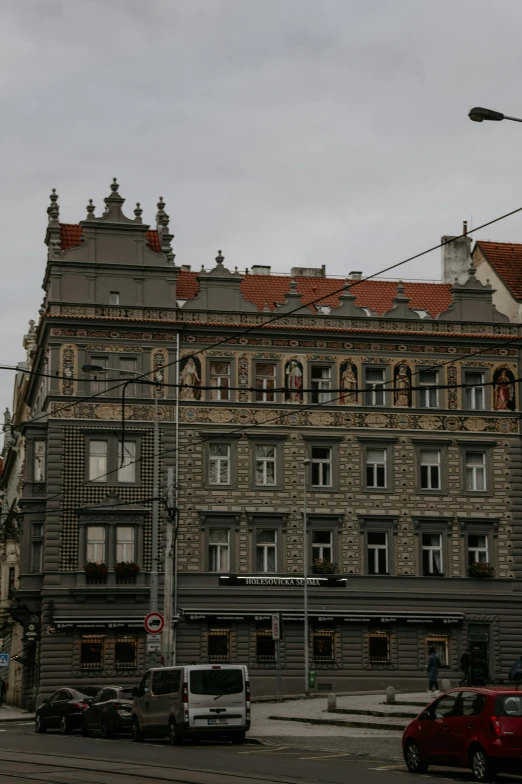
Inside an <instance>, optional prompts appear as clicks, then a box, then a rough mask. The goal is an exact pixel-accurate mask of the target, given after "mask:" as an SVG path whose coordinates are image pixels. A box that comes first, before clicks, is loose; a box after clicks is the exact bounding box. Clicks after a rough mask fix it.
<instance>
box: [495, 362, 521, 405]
mask: <svg viewBox="0 0 522 784" xmlns="http://www.w3.org/2000/svg"><path fill="white" fill-rule="evenodd" d="M515 406H516V400H515V376H514V373H513V371H512V370H510V369H509V368H508V367H500V368H497V369H496V370H495V372H494V373H493V407H494V409H495V411H514V410H515Z"/></svg>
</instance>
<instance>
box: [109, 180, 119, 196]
mask: <svg viewBox="0 0 522 784" xmlns="http://www.w3.org/2000/svg"><path fill="white" fill-rule="evenodd" d="M119 187H120V186H119V185H118V180H117V179H116V177H113V178H112V182H111V191H112V192H113V193H118V188H119ZM118 195H119V194H118Z"/></svg>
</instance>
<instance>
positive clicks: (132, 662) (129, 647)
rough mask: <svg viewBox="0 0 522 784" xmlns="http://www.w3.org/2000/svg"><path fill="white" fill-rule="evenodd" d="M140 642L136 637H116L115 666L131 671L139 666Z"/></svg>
mask: <svg viewBox="0 0 522 784" xmlns="http://www.w3.org/2000/svg"><path fill="white" fill-rule="evenodd" d="M137 652H138V640H137V639H136V637H116V640H115V642H114V664H115V666H116V667H117V668H119V669H131V668H134V667H136V665H137Z"/></svg>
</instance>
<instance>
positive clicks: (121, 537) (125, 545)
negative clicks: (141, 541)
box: [116, 525, 135, 563]
mask: <svg viewBox="0 0 522 784" xmlns="http://www.w3.org/2000/svg"><path fill="white" fill-rule="evenodd" d="M134 533H135V531H134V528H132V527H131V526H123V525H119V526H118V527H117V528H116V563H121V562H122V561H124V562H128V563H134Z"/></svg>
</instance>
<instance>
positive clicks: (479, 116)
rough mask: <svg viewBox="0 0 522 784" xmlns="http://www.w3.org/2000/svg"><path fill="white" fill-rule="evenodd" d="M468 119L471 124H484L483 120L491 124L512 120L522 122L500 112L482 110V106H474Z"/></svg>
mask: <svg viewBox="0 0 522 784" xmlns="http://www.w3.org/2000/svg"><path fill="white" fill-rule="evenodd" d="M468 117H469V119H470V120H473V122H484V120H491V121H493V122H500V121H501V120H512V121H513V122H522V119H521V118H520V117H508V115H507V114H502V112H495V111H494V110H493V109H484V108H483V107H482V106H474V107H473V109H471V110H470V112H469V114H468Z"/></svg>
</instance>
